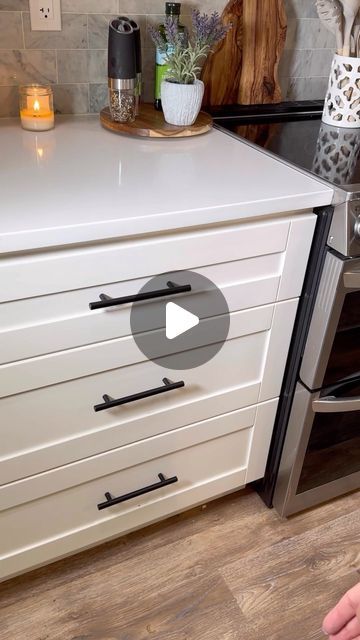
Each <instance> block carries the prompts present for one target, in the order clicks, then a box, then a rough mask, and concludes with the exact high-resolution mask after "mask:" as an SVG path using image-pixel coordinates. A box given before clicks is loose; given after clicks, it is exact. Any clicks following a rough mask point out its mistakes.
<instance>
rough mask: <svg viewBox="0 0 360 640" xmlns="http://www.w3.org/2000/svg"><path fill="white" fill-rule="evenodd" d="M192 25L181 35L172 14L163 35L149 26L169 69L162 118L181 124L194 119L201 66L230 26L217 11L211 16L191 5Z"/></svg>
mask: <svg viewBox="0 0 360 640" xmlns="http://www.w3.org/2000/svg"><path fill="white" fill-rule="evenodd" d="M191 22H192V29H191V31H190V33H187V32H186V34H185V35H184V34H183V33H181V32H179V30H178V23H177V21H175V20H174V19H173V17H172V16H168V17H166V18H165V22H164V27H165V36H164V35H163V34H162V33H161V32H160V31H159V30H158V29H155V28H154V27H152V26H151V27H149V32H150V35H151V37H152V39H153V41H154V43H155V45H156V46H157V47H158V48H159V49H160V50H161V51H162V52H163V53H164V55H165V60H166V64H167V66H168V71H167V74H166V79H165V80H163V82H162V83H161V103H162V107H163V111H164V118H165V120H166V122H168V123H169V124H175V125H180V126H187V125H191V124H193V123H194V122H195V120H196V118H197V116H198V114H199V111H200V108H201V103H202V99H203V95H204V83H203V82H202V81H201V80H199V75H200V73H201V69H202V66H203V64H204V62H205V60H206V58H207V56H208V55H209V53H210V51H211V50H212V48H213V47H214V46H215V45H216V44H217V43H218V42H220V41H221V40H222V39H223V38H225V36H226V34H227V32H228V31H229V29H230V28H231V27H230V25H224V24H222V22H221V18H220V16H219V14H218V13H217V12H214V13H212V14H211V15H210V16H208V15H206V14H203V15H201V14H200V11H198V10H197V9H194V10H193V11H192V15H191Z"/></svg>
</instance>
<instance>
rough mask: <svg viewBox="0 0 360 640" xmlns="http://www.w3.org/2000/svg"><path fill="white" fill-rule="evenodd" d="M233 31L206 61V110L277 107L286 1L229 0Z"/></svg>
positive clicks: (228, 17) (225, 14)
mask: <svg viewBox="0 0 360 640" xmlns="http://www.w3.org/2000/svg"><path fill="white" fill-rule="evenodd" d="M222 19H223V21H224V23H226V24H229V23H231V24H232V29H231V30H230V32H229V33H228V35H227V37H226V38H225V40H223V42H222V43H221V44H220V45H219V46H218V47H217V48H216V50H215V51H214V53H213V54H211V55H210V56H209V58H208V59H207V61H206V63H205V65H204V68H203V73H202V79H203V81H204V82H205V96H204V102H203V104H204V105H221V104H263V103H271V102H279V101H280V100H281V99H282V97H281V89H280V85H279V81H278V65H279V61H280V57H281V54H282V52H283V49H284V45H285V38H286V26H287V21H286V13H285V8H284V0H229V2H228V4H227V5H226V7H225V9H224V11H223V13H222Z"/></svg>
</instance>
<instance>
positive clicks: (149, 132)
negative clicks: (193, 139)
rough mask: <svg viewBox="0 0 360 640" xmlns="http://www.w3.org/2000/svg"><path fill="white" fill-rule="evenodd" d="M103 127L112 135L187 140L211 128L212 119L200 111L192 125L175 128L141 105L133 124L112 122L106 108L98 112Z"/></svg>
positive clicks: (150, 106) (153, 111) (161, 116)
mask: <svg viewBox="0 0 360 640" xmlns="http://www.w3.org/2000/svg"><path fill="white" fill-rule="evenodd" d="M100 121H101V124H102V125H103V127H105V128H106V129H109V130H110V131H113V132H114V133H126V134H128V135H133V136H142V137H146V138H187V137H189V136H199V135H201V134H203V133H206V132H207V131H210V129H211V128H212V118H211V116H209V115H208V114H207V113H203V112H202V111H201V112H200V113H199V116H198V118H197V120H196V121H195V122H194V124H192V125H189V126H187V127H177V126H175V125H173V124H168V123H167V122H165V120H164V115H163V113H162V111H156V109H154V107H153V105H152V104H146V103H145V104H142V105H141V107H140V114H139V116H138V117H137V118H136V119H135V120H134V122H114V120H112V119H111V116H110V110H109V108H108V107H106V108H105V109H103V110H102V111H101V112H100Z"/></svg>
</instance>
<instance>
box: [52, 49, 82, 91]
mask: <svg viewBox="0 0 360 640" xmlns="http://www.w3.org/2000/svg"><path fill="white" fill-rule="evenodd" d="M57 70H58V82H59V83H60V84H64V83H81V82H89V72H88V51H86V49H71V50H67V49H58V51H57Z"/></svg>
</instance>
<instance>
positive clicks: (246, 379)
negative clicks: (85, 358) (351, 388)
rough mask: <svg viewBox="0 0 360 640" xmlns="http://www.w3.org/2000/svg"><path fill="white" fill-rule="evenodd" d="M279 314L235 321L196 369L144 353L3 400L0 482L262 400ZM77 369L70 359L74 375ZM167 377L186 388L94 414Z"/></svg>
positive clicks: (266, 312)
mask: <svg viewBox="0 0 360 640" xmlns="http://www.w3.org/2000/svg"><path fill="white" fill-rule="evenodd" d="M273 313H274V307H273V306H269V307H260V308H259V309H255V310H252V311H243V312H239V313H238V314H235V315H236V316H237V317H236V318H235V319H234V316H232V318H231V332H232V334H230V337H231V335H232V339H230V340H228V341H227V342H226V343H225V344H224V345H223V347H222V349H221V350H220V351H219V352H218V353H217V354H216V356H215V357H214V358H212V359H211V360H210V361H209V362H207V363H205V364H204V365H202V366H200V367H197V368H194V369H189V370H186V371H174V370H170V369H164V368H162V367H159V366H158V365H157V364H155V363H154V362H151V361H148V360H144V357H143V356H141V354H140V352H139V354H140V356H141V357H142V360H141V361H140V362H137V363H134V364H132V365H130V366H127V367H121V368H117V369H112V368H111V370H110V371H105V372H102V373H98V374H96V375H85V376H84V377H81V378H78V379H76V380H70V381H65V380H64V381H63V382H62V383H61V384H54V385H51V386H49V385H47V386H46V387H44V388H39V389H37V390H31V391H29V392H25V393H21V394H17V395H11V396H10V397H4V398H2V399H1V400H0V440H1V458H0V483H4V482H10V481H11V480H14V479H16V478H18V477H24V476H27V475H31V474H33V473H38V472H40V471H42V470H44V469H49V468H51V467H55V466H59V465H61V464H66V463H68V462H71V461H72V460H78V459H80V458H83V457H86V456H88V455H94V454H95V453H99V452H101V451H106V450H107V449H110V448H113V447H118V446H121V445H123V444H127V443H129V442H135V441H137V440H141V439H143V438H147V437H149V436H151V435H154V434H156V433H161V432H162V431H167V430H169V429H170V428H177V427H178V426H182V425H184V424H189V423H191V422H194V421H195V420H197V419H203V418H204V417H207V416H208V415H217V414H221V413H223V412H224V411H230V410H232V409H236V408H240V407H242V406H246V405H248V404H251V403H254V402H257V398H258V394H259V391H260V382H261V379H262V373H263V365H264V354H265V353H266V349H267V346H268V342H269V332H270V327H271V322H272V318H273ZM278 331H281V327H280V325H279V329H278ZM207 348H208V347H206V346H205V347H203V349H207ZM74 367H75V364H74V365H72V364H71V361H70V364H69V372H70V374H71V372H72V370H73V369H74ZM55 371H56V373H57V374H58V373H59V372H58V370H57V369H56V368H55ZM220 372H221V375H219V374H220ZM272 375H274V372H272ZM164 377H168V378H169V379H170V380H172V381H175V382H176V381H180V380H182V381H184V385H185V386H184V387H183V388H179V389H175V390H172V391H169V392H167V393H164V394H160V395H156V396H152V397H148V398H144V399H141V400H139V401H137V402H132V403H130V404H124V405H122V406H118V407H114V408H112V409H108V410H105V411H99V412H95V411H94V405H95V404H99V403H102V402H103V400H102V396H103V394H108V395H110V396H112V397H114V398H119V397H123V396H128V395H131V394H135V393H139V392H141V391H144V390H147V389H152V388H154V387H159V386H161V384H162V378H164ZM30 378H31V380H32V382H34V375H33V376H30ZM44 381H45V384H46V381H47V378H46V376H45V374H44ZM279 383H280V380H279ZM207 401H208V402H207ZM226 404H228V405H229V406H228V408H226V406H224V405H226ZM169 412H170V415H171V419H172V424H169V415H168V413H169ZM209 412H212V413H209Z"/></svg>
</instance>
